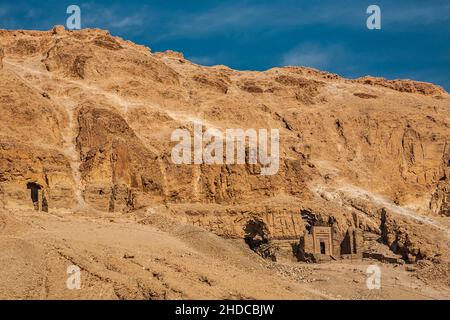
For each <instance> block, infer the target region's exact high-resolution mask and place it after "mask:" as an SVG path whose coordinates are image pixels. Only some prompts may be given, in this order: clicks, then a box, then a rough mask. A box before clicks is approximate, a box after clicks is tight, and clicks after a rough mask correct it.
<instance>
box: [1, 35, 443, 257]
mask: <svg viewBox="0 0 450 320" xmlns="http://www.w3.org/2000/svg"><path fill="white" fill-rule="evenodd" d="M2 48H3V49H2ZM0 61H2V62H3V63H2V65H3V67H2V69H1V70H0V107H1V110H2V116H1V117H0V203H1V205H2V206H4V207H6V208H12V209H14V208H28V207H32V206H33V203H32V201H31V200H30V195H29V190H27V183H31V182H34V183H37V184H39V185H40V186H42V187H43V188H44V190H45V193H46V194H48V199H46V200H47V202H48V207H49V211H50V212H51V211H53V210H54V211H59V210H66V211H67V212H72V211H74V210H81V209H82V210H92V211H95V210H99V211H102V212H106V211H109V212H117V213H121V212H130V211H133V210H135V209H139V208H142V207H150V206H156V205H160V204H165V205H167V206H168V207H169V208H172V209H171V210H172V211H173V214H174V215H178V216H179V217H180V218H182V219H184V220H186V221H189V222H191V223H192V224H196V225H201V226H203V227H206V228H208V229H209V230H212V231H214V232H215V233H217V234H220V235H222V236H225V237H243V235H244V233H245V232H244V231H243V230H244V229H245V226H246V223H247V222H248V221H249V220H251V219H261V220H262V221H264V223H265V224H266V225H267V228H268V229H269V231H270V235H271V237H273V238H274V239H298V237H299V236H300V235H301V234H303V232H304V230H305V225H306V224H307V223H305V221H304V220H303V219H302V218H301V216H300V211H301V210H302V209H305V208H307V209H308V210H311V211H312V212H314V214H318V215H323V216H326V217H332V218H333V219H334V220H335V221H336V228H337V229H339V230H341V231H342V232H344V231H345V230H347V229H348V228H349V227H357V228H360V229H363V230H365V231H370V232H378V233H380V234H381V231H380V228H379V226H380V225H382V223H381V222H382V221H381V216H380V214H379V212H380V211H379V210H380V209H381V208H383V207H388V208H389V207H392V206H393V207H395V210H393V213H392V215H393V216H396V212H397V214H400V215H401V214H402V213H403V211H402V210H403V209H405V208H408V210H409V211H408V214H409V215H415V214H417V215H419V214H420V215H429V216H430V219H432V221H434V220H433V219H435V218H436V219H440V216H448V215H449V207H450V204H449V203H450V200H449V197H450V193H449V180H448V179H449V176H450V175H449V167H450V162H449V161H450V160H449V158H450V143H449V137H450V117H449V114H450V97H449V95H448V94H447V93H446V92H445V91H444V90H443V89H442V88H440V87H438V86H436V85H433V84H430V83H423V82H417V81H412V80H393V81H391V80H385V79H382V78H372V77H365V78H361V79H357V80H347V79H343V78H341V77H339V76H337V75H334V74H330V73H327V72H322V71H318V70H315V69H310V68H303V67H286V68H274V69H270V70H267V71H265V72H250V71H246V72H243V71H235V70H232V69H230V68H228V67H225V66H214V67H203V66H199V65H196V64H194V63H192V62H190V61H188V60H186V59H185V58H184V57H183V55H182V54H180V53H177V52H173V51H168V52H159V53H152V52H151V51H150V49H149V48H146V47H143V46H139V45H136V44H133V43H131V42H129V41H125V40H123V39H120V38H117V37H113V36H111V35H110V34H109V33H108V32H107V31H103V30H93V29H87V30H82V31H66V30H64V28H63V27H55V28H54V29H53V30H51V31H47V32H40V31H0ZM199 121H201V122H202V124H203V131H205V130H206V129H208V128H216V129H218V130H220V131H222V132H225V130H226V129H235V128H238V129H243V130H247V129H256V130H258V129H267V130H270V129H278V130H279V132H280V162H279V170H278V172H277V173H276V174H274V175H268V176H264V175H261V166H260V165H259V164H257V165H253V164H239V165H237V164H228V165H225V164H224V165H206V164H192V165H177V164H174V163H173V162H172V160H171V150H172V148H173V147H174V145H175V144H176V143H175V142H172V141H171V134H172V132H173V131H174V130H176V129H187V130H189V132H190V133H192V131H193V123H194V122H199ZM247 156H248V154H247ZM358 199H363V200H364V201H366V202H367V203H369V204H364V205H363V206H359V205H358V201H359V200H358ZM405 210H406V209H405ZM411 212H412V213H411ZM356 216H357V217H358V218H357V219H356V218H355V217H356ZM390 217H391V216H390ZM392 219H393V221H395V219H394V218H392ZM388 220H389V219H388ZM389 221H390V220H389ZM402 221H403V220H402ZM404 223H405V224H408V223H409V220H408V219H406V218H405V220H404ZM439 223H440V222H439ZM439 223H437V224H439ZM446 223H447V222H446V221H444V222H443V223H442V225H444V226H443V227H442V225H441V228H440V229H439V230H438V231H436V232H438V233H439V232H441V233H443V234H444V235H443V238H444V239H447V240H446V241H448V237H447V234H445V230H446V227H445V224H446ZM431 224H432V225H434V222H433V223H431ZM447 225H448V223H447ZM392 230H394V231H392ZM392 230H391V229H389V232H388V233H389V234H398V232H397V231H395V230H397V229H395V228H394V229H392ZM408 230H409V229H408ZM414 230H416V229H414ZM417 230H419V231H417V232H419V233H420V228H418V229H417ZM447 230H448V229H447ZM396 232H397V233H396ZM406 232H407V233H408V231H406ZM415 232H416V231H415ZM420 236H422V235H420ZM423 236H424V237H426V235H423ZM408 239H410V238H408ZM386 241H387V242H390V243H391V245H392V243H395V241H391V240H389V239H387V240H386ZM408 241H409V240H408ZM397 242H398V243H400V242H399V241H397ZM402 243H403V242H402ZM408 243H409V242H408ZM406 247H408V246H407V245H406ZM402 250H403V249H402ZM405 250H406V249H405ZM408 250H409V249H408ZM405 252H406V251H405ZM401 253H402V254H403V253H404V252H403V251H402V252H401ZM405 254H406V256H407V255H408V254H412V255H415V256H420V255H418V253H416V252H415V251H414V250H412V249H411V250H409V251H407V252H406V253H405ZM421 254H422V253H421ZM422 256H424V255H423V254H422ZM426 256H427V257H431V256H433V254H431V253H430V254H427V255H426ZM433 257H434V256H433Z"/></svg>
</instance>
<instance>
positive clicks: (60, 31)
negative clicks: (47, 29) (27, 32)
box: [52, 25, 66, 35]
mask: <svg viewBox="0 0 450 320" xmlns="http://www.w3.org/2000/svg"><path fill="white" fill-rule="evenodd" d="M65 31H66V28H65V27H64V26H63V25H57V26H54V27H53V29H52V33H53V34H57V35H61V34H63V33H64V32H65Z"/></svg>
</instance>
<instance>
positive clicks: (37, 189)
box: [27, 182, 42, 210]
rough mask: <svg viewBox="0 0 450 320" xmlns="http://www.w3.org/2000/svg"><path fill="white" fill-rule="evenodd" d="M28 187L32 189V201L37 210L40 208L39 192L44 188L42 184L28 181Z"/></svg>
mask: <svg viewBox="0 0 450 320" xmlns="http://www.w3.org/2000/svg"><path fill="white" fill-rule="evenodd" d="M27 189H29V190H30V196H31V201H32V202H33V206H34V209H35V210H39V193H40V191H41V190H42V186H41V185H40V184H38V183H36V182H28V183H27Z"/></svg>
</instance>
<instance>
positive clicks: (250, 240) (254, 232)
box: [244, 219, 269, 251]
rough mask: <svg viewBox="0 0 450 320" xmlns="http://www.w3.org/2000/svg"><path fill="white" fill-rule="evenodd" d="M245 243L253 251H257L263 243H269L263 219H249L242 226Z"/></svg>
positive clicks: (267, 231)
mask: <svg viewBox="0 0 450 320" xmlns="http://www.w3.org/2000/svg"><path fill="white" fill-rule="evenodd" d="M244 232H245V237H244V240H245V243H247V245H248V246H249V247H250V249H252V250H253V251H258V249H259V247H261V246H262V245H263V244H267V243H269V230H268V229H267V226H266V224H265V223H264V221H262V220H259V219H253V220H249V221H248V222H247V224H246V225H245V227H244Z"/></svg>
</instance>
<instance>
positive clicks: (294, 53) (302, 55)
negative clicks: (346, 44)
mask: <svg viewBox="0 0 450 320" xmlns="http://www.w3.org/2000/svg"><path fill="white" fill-rule="evenodd" d="M342 53H343V49H342V47H341V46H338V45H331V46H320V45H318V44H315V43H306V44H302V45H299V46H297V47H295V48H293V49H292V50H290V51H288V52H286V53H285V54H284V55H283V56H282V57H281V65H282V66H306V67H313V68H317V69H327V68H328V67H330V66H331V65H333V64H334V63H335V62H337V60H341V59H342V57H343V54H342Z"/></svg>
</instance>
